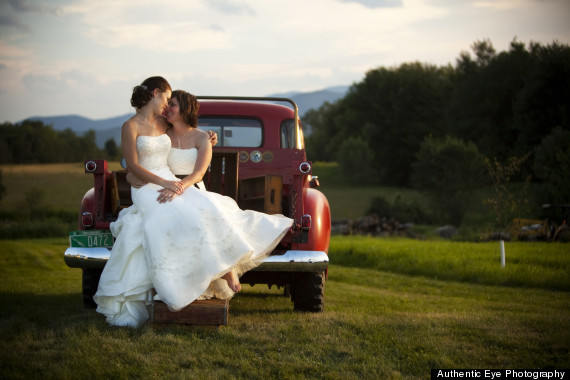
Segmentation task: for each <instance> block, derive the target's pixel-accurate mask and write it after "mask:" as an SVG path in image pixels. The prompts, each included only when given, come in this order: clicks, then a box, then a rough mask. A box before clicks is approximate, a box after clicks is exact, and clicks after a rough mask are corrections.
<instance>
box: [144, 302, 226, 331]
mask: <svg viewBox="0 0 570 380" xmlns="http://www.w3.org/2000/svg"><path fill="white" fill-rule="evenodd" d="M228 312H229V300H220V299H215V298H212V299H209V300H196V301H194V302H192V303H191V304H190V305H188V306H186V307H185V308H184V309H182V310H180V311H177V312H172V311H170V310H168V307H167V306H166V304H165V303H164V302H162V301H153V303H152V310H151V322H152V323H159V324H179V325H209V326H221V325H223V326H225V325H227V324H228Z"/></svg>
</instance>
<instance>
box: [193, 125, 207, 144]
mask: <svg viewBox="0 0 570 380" xmlns="http://www.w3.org/2000/svg"><path fill="white" fill-rule="evenodd" d="M194 134H195V136H196V141H198V142H200V143H204V142H208V143H209V142H210V135H208V132H206V131H203V130H201V129H198V128H195V129H194Z"/></svg>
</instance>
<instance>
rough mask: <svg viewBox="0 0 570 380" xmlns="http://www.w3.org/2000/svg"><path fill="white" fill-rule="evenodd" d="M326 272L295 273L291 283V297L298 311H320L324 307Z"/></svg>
mask: <svg viewBox="0 0 570 380" xmlns="http://www.w3.org/2000/svg"><path fill="white" fill-rule="evenodd" d="M324 289H325V274H324V272H321V273H310V272H300V273H295V275H294V276H293V282H292V284H291V299H292V301H293V306H294V309H295V310H296V311H308V312H313V313H318V312H321V311H323V309H324V301H325V296H324Z"/></svg>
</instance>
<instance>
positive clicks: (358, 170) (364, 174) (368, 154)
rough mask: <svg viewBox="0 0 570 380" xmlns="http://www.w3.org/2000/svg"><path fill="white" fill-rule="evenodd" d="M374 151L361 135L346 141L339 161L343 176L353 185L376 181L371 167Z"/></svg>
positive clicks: (342, 146)
mask: <svg viewBox="0 0 570 380" xmlns="http://www.w3.org/2000/svg"><path fill="white" fill-rule="evenodd" d="M372 159H373V152H372V150H371V149H370V147H369V146H368V144H367V143H366V141H364V140H363V139H362V138H361V137H360V136H356V137H350V138H349V139H348V140H346V141H344V142H343V143H342V144H341V146H340V149H339V152H338V163H339V166H340V170H341V173H342V175H343V178H345V179H346V181H347V182H348V183H350V184H352V185H363V184H370V183H374V172H373V170H372V168H371V164H372Z"/></svg>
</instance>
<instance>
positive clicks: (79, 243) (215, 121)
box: [64, 97, 331, 312]
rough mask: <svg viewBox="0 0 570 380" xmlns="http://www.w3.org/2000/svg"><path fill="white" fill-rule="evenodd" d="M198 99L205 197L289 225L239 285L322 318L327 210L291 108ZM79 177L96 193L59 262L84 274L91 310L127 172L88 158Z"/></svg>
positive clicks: (271, 102)
mask: <svg viewBox="0 0 570 380" xmlns="http://www.w3.org/2000/svg"><path fill="white" fill-rule="evenodd" d="M198 98H199V100H200V120H199V123H198V127H199V128H200V129H204V130H212V131H214V132H216V133H217V134H218V144H217V145H216V146H215V147H214V149H213V150H214V152H213V157H212V163H211V165H210V168H209V170H208V173H207V174H206V176H205V178H204V183H205V184H206V188H207V189H208V191H214V192H218V193H221V194H223V195H226V196H230V197H232V198H234V199H235V200H236V201H237V202H238V204H239V206H240V208H242V209H252V210H256V211H261V212H266V213H279V214H284V215H286V216H288V217H290V218H293V219H294V221H295V222H294V225H293V227H292V228H291V230H290V231H289V233H287V234H286V235H285V237H284V238H283V240H282V241H281V242H280V244H279V245H278V246H277V247H276V248H275V250H274V251H273V252H272V253H271V255H270V256H269V257H268V258H267V259H266V260H265V261H264V262H263V263H262V264H261V265H260V266H259V267H257V268H255V269H254V270H251V271H249V272H246V273H244V274H243V276H242V277H241V278H240V281H241V282H242V283H244V284H250V285H255V284H267V285H269V287H271V286H273V285H276V286H278V287H282V288H283V289H284V292H285V294H286V295H290V296H291V299H292V301H293V305H294V308H295V310H299V311H311V312H319V311H322V310H323V307H324V284H325V280H326V278H327V274H328V262H329V260H328V249H329V241H330V232H331V216H330V207H329V203H328V201H327V199H326V197H325V196H324V195H323V193H322V192H320V191H319V190H317V187H318V186H319V182H318V179H317V177H314V176H312V167H311V166H312V163H311V162H310V161H307V155H306V153H305V147H304V140H303V132H302V127H301V122H300V120H299V115H298V108H297V105H296V104H295V103H294V102H293V101H292V100H290V99H286V98H251V97H198ZM283 103H285V105H284V104H283ZM85 173H87V174H90V175H93V178H94V187H93V188H91V189H90V190H88V191H87V192H86V194H85V196H84V197H83V200H82V202H81V210H80V212H79V228H78V230H77V231H72V232H71V233H70V247H69V248H68V249H67V250H66V251H65V254H64V259H65V262H66V263H67V265H68V266H69V267H71V268H81V269H82V271H83V280H82V281H83V284H82V285H83V286H82V288H83V300H84V304H85V306H86V307H93V306H94V302H93V295H94V294H95V292H96V291H97V285H98V283H99V278H100V276H101V272H102V270H103V268H104V266H105V263H106V262H107V260H108V258H109V256H110V254H111V248H112V246H113V237H112V235H111V233H110V231H109V225H110V223H112V222H113V221H114V220H116V218H117V215H118V213H119V211H120V210H121V209H122V208H124V207H128V206H129V205H131V204H132V202H131V199H130V186H129V185H128V183H127V182H126V180H125V176H126V171H123V170H121V171H114V172H110V171H109V170H108V166H107V162H106V161H104V160H97V159H93V160H86V161H85Z"/></svg>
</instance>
